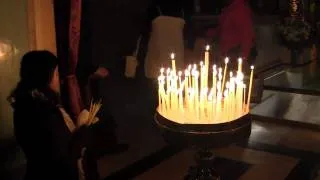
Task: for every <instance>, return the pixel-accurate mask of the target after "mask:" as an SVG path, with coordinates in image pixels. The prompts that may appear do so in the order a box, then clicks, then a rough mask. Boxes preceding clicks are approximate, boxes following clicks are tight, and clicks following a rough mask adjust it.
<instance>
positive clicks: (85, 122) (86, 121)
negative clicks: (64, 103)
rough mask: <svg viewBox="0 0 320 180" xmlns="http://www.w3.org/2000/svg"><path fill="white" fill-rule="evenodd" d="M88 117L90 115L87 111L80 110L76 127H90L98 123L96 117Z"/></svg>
mask: <svg viewBox="0 0 320 180" xmlns="http://www.w3.org/2000/svg"><path fill="white" fill-rule="evenodd" d="M89 116H90V113H89V111H88V110H87V109H84V110H82V111H81V113H80V114H79V116H78V121H77V126H78V127H81V126H90V125H93V124H95V123H97V122H98V121H99V118H98V117H94V118H90V117H89ZM91 119H92V120H91Z"/></svg>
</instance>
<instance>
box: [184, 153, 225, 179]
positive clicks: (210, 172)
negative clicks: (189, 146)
mask: <svg viewBox="0 0 320 180" xmlns="http://www.w3.org/2000/svg"><path fill="white" fill-rule="evenodd" d="M195 160H196V162H197V165H196V166H191V167H190V168H189V171H188V173H187V175H186V176H185V178H184V179H185V180H220V176H219V174H218V172H217V171H216V170H215V169H214V167H213V163H212V162H213V160H214V155H213V153H212V152H211V151H210V150H208V149H202V150H199V151H197V153H196V154H195Z"/></svg>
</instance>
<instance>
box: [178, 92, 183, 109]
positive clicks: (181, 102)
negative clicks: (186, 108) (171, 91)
mask: <svg viewBox="0 0 320 180" xmlns="http://www.w3.org/2000/svg"><path fill="white" fill-rule="evenodd" d="M178 93H179V109H180V112H181V113H183V97H182V88H180V89H179V91H178Z"/></svg>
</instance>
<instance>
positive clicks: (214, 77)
mask: <svg viewBox="0 0 320 180" xmlns="http://www.w3.org/2000/svg"><path fill="white" fill-rule="evenodd" d="M212 90H213V92H212V97H213V99H216V97H217V66H216V65H213V71H212Z"/></svg>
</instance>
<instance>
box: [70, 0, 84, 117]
mask: <svg viewBox="0 0 320 180" xmlns="http://www.w3.org/2000/svg"><path fill="white" fill-rule="evenodd" d="M80 22H81V0H71V9H70V23H69V59H68V61H69V75H68V76H67V83H68V91H69V92H68V93H69V103H70V107H71V111H72V113H73V115H74V116H78V115H79V113H80V111H81V110H82V107H83V103H82V99H81V95H80V89H79V84H78V80H77V77H76V76H75V72H76V68H77V64H78V51H79V42H80Z"/></svg>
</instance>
